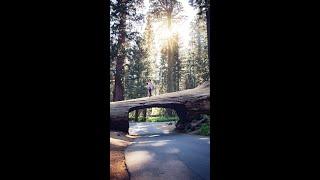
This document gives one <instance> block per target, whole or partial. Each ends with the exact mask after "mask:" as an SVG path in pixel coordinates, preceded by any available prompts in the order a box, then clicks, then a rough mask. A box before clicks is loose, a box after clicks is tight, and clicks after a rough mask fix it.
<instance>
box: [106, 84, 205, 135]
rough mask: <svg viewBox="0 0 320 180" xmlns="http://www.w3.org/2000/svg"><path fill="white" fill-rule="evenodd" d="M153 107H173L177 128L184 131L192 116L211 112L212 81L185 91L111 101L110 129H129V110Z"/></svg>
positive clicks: (124, 130)
mask: <svg viewBox="0 0 320 180" xmlns="http://www.w3.org/2000/svg"><path fill="white" fill-rule="evenodd" d="M151 107H161V108H171V109H174V110H175V111H176V112H177V115H178V116H179V121H178V122H177V124H176V129H177V130H178V131H179V130H180V131H183V130H184V129H185V125H186V124H187V123H189V122H190V121H191V118H192V117H194V116H196V115H198V114H210V83H209V82H205V83H203V84H202V85H200V86H198V87H196V88H194V89H188V90H183V91H177V92H172V93H166V94H161V95H158V96H152V97H144V98H138V99H131V100H126V101H117V102H111V103H110V129H111V130H116V131H123V132H126V133H128V131H129V112H131V111H134V110H137V109H145V108H151Z"/></svg>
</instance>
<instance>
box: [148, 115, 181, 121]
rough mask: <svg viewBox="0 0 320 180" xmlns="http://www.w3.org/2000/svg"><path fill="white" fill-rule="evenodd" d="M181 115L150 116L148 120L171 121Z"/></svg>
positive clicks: (176, 119)
mask: <svg viewBox="0 0 320 180" xmlns="http://www.w3.org/2000/svg"><path fill="white" fill-rule="evenodd" d="M178 120H179V117H177V116H156V117H148V118H147V122H169V121H178Z"/></svg>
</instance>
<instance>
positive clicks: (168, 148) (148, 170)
mask: <svg viewBox="0 0 320 180" xmlns="http://www.w3.org/2000/svg"><path fill="white" fill-rule="evenodd" d="M125 158H126V165H127V168H128V171H129V174H130V179H131V180H150V179H152V180H160V179H165V180H180V179H181V180H191V179H192V180H193V179H194V180H207V179H210V138H208V137H204V136H197V135H187V134H174V133H173V134H153V135H144V136H142V137H140V138H136V139H135V141H134V142H133V144H131V145H130V146H129V147H128V148H127V149H126V151H125Z"/></svg>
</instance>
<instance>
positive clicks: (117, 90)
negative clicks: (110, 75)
mask: <svg viewBox="0 0 320 180" xmlns="http://www.w3.org/2000/svg"><path fill="white" fill-rule="evenodd" d="M120 3H121V4H122V7H123V6H125V4H124V3H125V0H121V2H120ZM120 17H121V19H120V24H119V26H120V34H119V48H120V50H119V51H118V55H117V58H116V73H115V84H114V91H113V101H122V100H124V85H123V74H124V59H125V57H126V56H125V54H126V53H125V47H124V46H125V38H126V12H125V10H123V11H121V14H120Z"/></svg>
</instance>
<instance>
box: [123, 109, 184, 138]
mask: <svg viewBox="0 0 320 180" xmlns="http://www.w3.org/2000/svg"><path fill="white" fill-rule="evenodd" d="M128 120H129V134H131V135H145V134H169V133H172V132H173V131H174V130H175V128H176V124H177V122H178V121H179V120H180V118H179V113H177V111H176V109H174V108H168V107H148V108H146V107H140V108H135V109H131V110H130V111H129V114H128Z"/></svg>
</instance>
